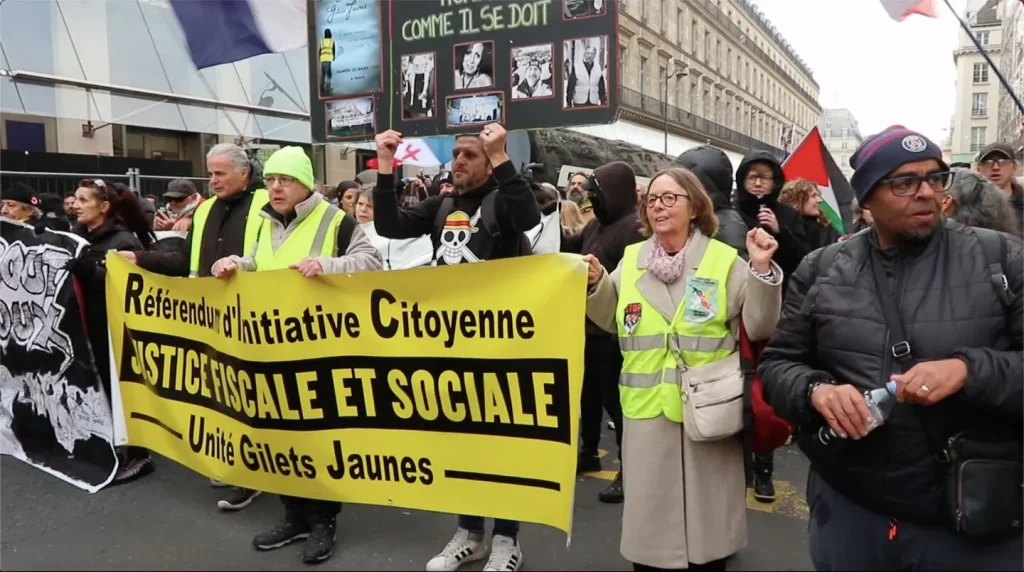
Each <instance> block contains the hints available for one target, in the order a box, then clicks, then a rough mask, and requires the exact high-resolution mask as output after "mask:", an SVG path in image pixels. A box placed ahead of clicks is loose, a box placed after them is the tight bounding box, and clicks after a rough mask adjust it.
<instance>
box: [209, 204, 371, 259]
mask: <svg viewBox="0 0 1024 572" xmlns="http://www.w3.org/2000/svg"><path fill="white" fill-rule="evenodd" d="M326 200H327V199H325V198H324V197H323V195H321V194H320V193H313V194H311V195H310V196H309V198H307V199H306V200H304V201H302V202H301V203H299V204H297V205H295V216H294V217H293V218H292V217H282V216H281V215H279V214H277V213H276V212H275V211H273V209H271V207H270V205H269V204H268V205H267V206H266V207H264V208H263V210H262V211H261V212H260V216H262V217H263V218H266V219H268V220H270V231H271V232H270V240H271V243H270V244H271V248H273V249H274V251H275V252H277V250H278V249H279V248H281V245H282V244H283V243H284V241H285V239H286V238H288V237H289V236H290V235H291V234H292V233H293V232H295V229H297V228H298V227H299V225H300V224H301V223H302V221H303V220H305V219H306V217H307V216H309V214H310V213H311V212H313V209H315V208H316V207H317V205H319V204H320V202H321V201H326ZM330 208H332V209H337V208H338V207H335V206H334V205H331V206H330ZM353 226H354V228H352V227H353ZM349 236H350V238H349V240H348V248H346V249H345V252H344V254H342V253H339V252H337V246H336V247H335V252H334V256H313V257H311V258H313V260H316V261H317V262H319V263H320V266H322V267H323V269H324V274H345V273H349V272H366V271H369V270H380V269H381V268H382V264H381V257H380V252H378V251H377V249H376V248H374V246H373V243H372V242H370V238H369V237H368V236H366V233H365V232H363V229H362V228H360V226H359V224H358V223H356V221H355V217H353V216H351V215H345V219H344V220H343V221H342V224H341V226H340V227H339V229H338V240H337V244H338V245H341V244H343V243H344V238H345V237H349ZM260 240H266V236H263V235H261V236H260ZM257 244H258V243H257ZM254 255H255V252H251V253H249V255H248V256H244V257H242V256H231V257H229V258H230V259H231V260H232V261H234V262H235V264H237V265H238V269H239V270H242V271H245V272H254V271H257V270H259V269H258V268H257V267H256V261H255V256H254ZM296 262H298V260H296Z"/></svg>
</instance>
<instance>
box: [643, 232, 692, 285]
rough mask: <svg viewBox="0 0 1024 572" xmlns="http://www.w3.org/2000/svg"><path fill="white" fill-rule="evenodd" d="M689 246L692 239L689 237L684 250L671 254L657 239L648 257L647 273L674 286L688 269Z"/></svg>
mask: <svg viewBox="0 0 1024 572" xmlns="http://www.w3.org/2000/svg"><path fill="white" fill-rule="evenodd" d="M691 236H692V235H691ZM689 245H690V237H687V239H686V244H684V245H683V248H682V250H680V251H679V252H677V253H675V254H669V253H668V252H666V251H665V247H663V246H662V245H661V243H660V242H658V240H657V239H655V240H654V245H653V246H652V247H651V252H650V254H648V255H647V271H648V272H650V273H651V274H652V275H654V277H655V278H657V279H658V280H660V281H662V282H664V283H665V284H672V283H673V282H675V281H676V280H679V277H680V276H682V275H683V271H684V270H685V268H686V266H685V263H686V247H687V246H689Z"/></svg>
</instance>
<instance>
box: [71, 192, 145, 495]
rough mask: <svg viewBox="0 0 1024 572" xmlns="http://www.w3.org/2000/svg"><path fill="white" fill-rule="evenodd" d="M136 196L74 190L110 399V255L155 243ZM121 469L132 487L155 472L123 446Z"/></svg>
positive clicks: (93, 333) (88, 304)
mask: <svg viewBox="0 0 1024 572" xmlns="http://www.w3.org/2000/svg"><path fill="white" fill-rule="evenodd" d="M140 200H142V199H139V198H138V197H137V196H136V195H135V192H134V191H132V190H131V188H129V187H128V186H126V185H123V184H120V183H110V182H107V181H103V180H102V179H84V180H82V181H81V182H80V183H79V184H78V189H77V190H76V191H75V213H76V215H77V220H78V222H77V224H76V225H75V226H74V228H72V229H71V230H72V232H74V233H75V234H77V235H78V236H81V237H82V238H84V239H85V240H86V241H88V242H89V246H87V247H86V248H85V250H84V251H83V252H82V254H81V255H80V256H79V257H78V258H77V259H75V260H72V262H71V266H70V269H71V272H72V273H73V274H74V275H75V276H76V277H77V278H78V281H79V283H80V284H81V287H82V295H83V297H84V299H85V308H84V311H85V320H86V326H87V328H88V332H89V343H90V344H91V345H92V350H93V359H94V360H95V362H96V364H97V368H96V369H97V371H98V372H99V374H100V379H101V381H102V382H103V387H104V389H105V390H106V392H107V395H108V396H109V395H110V368H107V367H103V366H104V365H105V364H106V363H107V362H109V360H110V358H109V357H108V356H109V351H110V350H109V343H108V338H107V297H106V289H105V279H106V267H105V266H104V261H105V258H106V255H107V252H110V251H118V250H129V251H139V250H143V249H148V248H149V247H150V246H151V245H152V244H153V242H154V240H155V237H154V236H153V233H152V231H151V230H150V226H149V224H148V223H147V221H146V215H145V214H144V213H143V211H142V207H141V206H140V205H139V201H140ZM119 455H120V457H121V465H120V467H119V469H118V472H117V475H116V476H115V477H114V482H115V483H123V482H127V481H130V480H133V479H136V478H139V477H142V476H144V475H146V474H149V473H150V472H152V471H153V465H152V462H151V459H150V456H149V451H147V450H146V449H142V448H139V447H124V448H123V449H122V450H121V451H119Z"/></svg>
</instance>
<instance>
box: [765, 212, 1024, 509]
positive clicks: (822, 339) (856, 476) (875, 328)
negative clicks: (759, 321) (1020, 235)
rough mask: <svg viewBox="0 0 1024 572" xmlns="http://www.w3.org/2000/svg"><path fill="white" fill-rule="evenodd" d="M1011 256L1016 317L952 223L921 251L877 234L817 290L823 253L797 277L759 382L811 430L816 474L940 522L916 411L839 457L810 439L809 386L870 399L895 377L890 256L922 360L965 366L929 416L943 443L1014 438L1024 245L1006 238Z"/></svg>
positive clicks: (815, 421) (819, 421) (935, 480)
mask: <svg viewBox="0 0 1024 572" xmlns="http://www.w3.org/2000/svg"><path fill="white" fill-rule="evenodd" d="M1006 250H1007V257H1006V260H1007V262H1006V265H1005V268H1004V272H1005V273H1006V275H1007V277H1008V280H1009V287H1010V291H1011V294H1012V303H1011V304H1010V306H1009V307H1007V306H1004V305H1003V304H1002V303H1001V302H1000V300H999V297H998V295H997V293H996V290H995V288H994V287H993V285H992V282H991V275H990V271H989V269H988V267H987V263H986V260H985V255H984V252H983V251H982V248H981V245H980V243H979V241H978V239H977V237H976V236H975V235H974V234H973V232H972V231H971V230H970V229H967V228H966V227H963V226H960V225H955V224H954V225H950V226H948V227H942V228H940V229H939V230H938V231H937V232H936V234H935V235H934V236H933V237H932V239H931V240H930V241H928V242H927V243H925V244H923V245H920V246H919V247H918V248H917V249H915V251H914V252H902V253H895V252H888V251H881V250H879V249H878V247H877V239H876V233H875V232H873V231H865V232H861V233H859V234H857V235H854V236H852V237H850V238H849V240H847V241H846V242H844V243H842V247H841V249H840V250H839V252H838V253H837V255H836V257H835V260H834V263H833V264H832V265H831V267H830V268H828V269H827V270H826V271H824V273H823V274H822V277H821V278H820V279H819V280H818V283H817V284H816V285H815V284H814V282H815V278H816V276H817V268H816V266H817V261H818V258H819V256H820V255H821V250H817V251H815V252H813V253H811V255H810V256H808V257H807V259H806V260H805V261H804V262H803V263H802V264H801V265H800V267H799V268H798V269H797V271H796V273H795V274H794V275H793V277H792V282H791V284H790V291H789V293H788V295H787V296H786V298H785V300H784V302H783V308H782V318H781V320H780V322H779V326H778V328H777V329H776V330H775V334H774V335H773V336H772V339H771V341H770V342H769V344H768V347H767V349H765V350H764V352H763V353H762V356H761V358H762V361H761V365H760V367H759V369H758V373H760V375H761V379H762V381H763V382H764V393H765V397H766V398H767V399H768V401H769V402H770V403H771V404H772V406H773V407H774V408H775V411H776V412H777V413H778V414H780V415H781V416H783V417H785V418H786V419H788V420H789V421H791V422H792V423H794V424H796V425H797V426H800V427H803V428H806V429H807V430H806V431H801V436H800V439H799V443H800V447H801V449H803V451H804V452H805V453H806V454H807V456H808V458H809V459H810V461H811V464H812V467H813V468H814V470H816V471H817V472H819V473H820V474H821V476H822V478H824V479H825V481H826V482H827V483H829V485H831V486H832V487H833V488H835V489H836V490H838V491H839V492H841V493H842V494H843V495H845V496H846V497H848V498H849V499H851V500H852V501H854V502H856V503H857V504H859V505H861V506H863V507H865V508H866V509H868V510H871V511H873V512H875V513H878V514H881V515H885V516H889V517H893V518H896V519H905V520H907V521H910V522H919V523H924V524H934V523H936V522H939V521H940V519H941V517H942V514H943V510H944V503H943V499H942V497H941V493H940V490H941V489H940V488H939V487H940V476H941V475H942V473H941V471H940V467H939V465H938V464H937V462H936V461H935V459H934V457H933V456H932V455H931V454H930V450H929V447H928V442H927V439H926V438H925V434H924V432H923V430H922V429H921V424H920V422H919V419H918V415H917V412H915V411H914V410H913V407H914V406H911V405H906V404H899V403H897V404H896V406H895V408H894V409H893V411H892V416H891V417H890V418H889V420H888V421H887V422H886V423H885V425H882V426H881V427H879V428H878V429H876V430H874V431H873V432H872V433H870V434H869V435H868V436H867V437H866V438H864V439H861V440H859V441H848V442H841V443H839V444H838V445H839V448H838V449H833V448H832V447H829V448H824V447H821V446H820V445H819V444H818V441H817V440H816V439H815V438H814V436H813V433H814V431H815V430H816V429H817V428H819V427H821V426H822V425H823V424H824V419H823V418H822V417H821V416H820V415H819V414H818V413H817V412H816V411H814V410H813V409H812V408H811V406H810V400H809V398H808V395H807V392H808V389H809V386H810V385H811V383H813V382H815V381H833V380H834V381H835V382H836V383H840V384H846V383H849V384H853V385H854V386H856V387H857V388H859V389H862V390H869V389H875V388H878V387H882V386H883V384H884V383H885V382H886V381H887V380H888V379H889V376H890V375H891V374H892V373H894V372H895V371H898V370H895V369H893V368H894V364H893V363H892V362H893V359H892V358H891V357H889V356H891V354H890V353H889V352H888V349H889V347H890V344H891V343H893V342H888V341H887V340H888V336H889V330H888V327H887V326H886V323H885V318H884V317H883V313H882V306H881V303H880V302H879V297H878V294H877V289H876V287H875V283H874V278H873V274H872V272H871V259H870V258H869V256H871V255H872V253H873V252H874V253H877V254H876V255H878V256H881V257H882V261H883V264H884V266H885V267H886V268H887V274H890V275H891V276H890V278H889V280H890V284H892V285H893V287H894V289H895V290H894V291H895V295H896V300H897V303H898V304H899V306H900V310H901V314H902V318H903V323H904V328H905V330H906V332H907V336H909V338H910V340H909V341H910V342H911V345H912V347H913V352H914V357H915V358H916V359H917V360H919V361H932V360H941V359H948V358H954V357H960V358H961V359H963V360H964V361H965V362H966V363H967V367H968V380H967V384H966V385H965V387H964V389H963V391H961V392H960V393H958V394H956V395H953V396H951V397H949V398H947V399H945V400H943V401H942V402H940V403H938V404H936V405H934V406H932V407H930V408H928V410H927V411H926V412H925V414H926V415H928V416H929V418H930V419H934V420H935V427H936V429H937V430H936V433H939V434H941V435H947V436H948V435H952V434H953V433H954V432H956V431H960V430H964V429H968V428H973V429H984V428H991V429H993V430H999V431H1004V432H1005V433H1006V434H1007V436H1015V435H1017V434H1019V432H1020V430H1021V423H1022V418H1024V389H1022V388H1024V380H1022V377H1021V372H1022V368H1024V351H1022V350H1024V299H1022V297H1021V295H1022V292H1021V290H1022V282H1024V260H1022V251H1024V248H1022V242H1021V241H1020V239H1017V238H1013V237H1007V249H1006Z"/></svg>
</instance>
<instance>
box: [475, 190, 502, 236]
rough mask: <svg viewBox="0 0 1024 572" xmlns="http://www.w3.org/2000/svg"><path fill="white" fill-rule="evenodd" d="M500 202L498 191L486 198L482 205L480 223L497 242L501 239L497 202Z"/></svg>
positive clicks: (487, 195)
mask: <svg viewBox="0 0 1024 572" xmlns="http://www.w3.org/2000/svg"><path fill="white" fill-rule="evenodd" d="M497 200H498V190H497V189H495V190H493V191H491V192H489V193H487V194H486V195H485V196H484V200H483V203H481V205H480V222H481V223H483V226H484V230H486V231H487V234H488V235H489V236H490V237H491V238H493V239H495V240H497V239H499V238H501V225H500V224H498V207H497V205H495V202H496V201H497Z"/></svg>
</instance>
